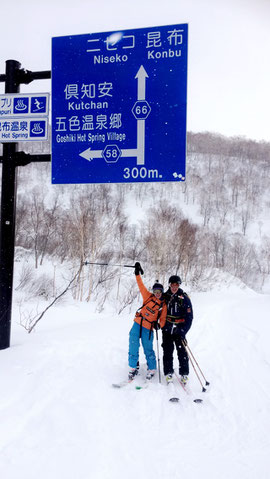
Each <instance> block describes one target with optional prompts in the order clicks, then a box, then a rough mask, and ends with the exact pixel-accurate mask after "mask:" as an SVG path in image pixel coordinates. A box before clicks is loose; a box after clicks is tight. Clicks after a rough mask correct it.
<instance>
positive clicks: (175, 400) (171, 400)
mask: <svg viewBox="0 0 270 479" xmlns="http://www.w3.org/2000/svg"><path fill="white" fill-rule="evenodd" d="M169 401H170V402H179V398H170V399H169Z"/></svg>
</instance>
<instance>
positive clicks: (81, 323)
mask: <svg viewBox="0 0 270 479" xmlns="http://www.w3.org/2000/svg"><path fill="white" fill-rule="evenodd" d="M192 301H193V305H194V311H195V320H194V324H193V327H192V329H191V331H190V333H189V337H188V340H189V345H190V348H191V350H192V351H193V353H194V355H195V356H196V358H197V360H198V361H199V363H200V365H201V367H202V369H203V371H204V373H205V375H206V376H207V379H208V380H209V381H210V382H211V386H210V388H209V391H208V392H207V393H204V394H203V393H201V387H200V384H199V382H198V380H197V378H196V376H195V374H194V372H193V371H191V374H190V386H191V389H192V391H193V393H194V395H195V396H196V397H203V398H204V403H203V404H195V403H193V402H192V400H190V398H188V396H185V395H184V393H183V392H182V391H181V390H180V389H179V393H180V394H181V403H180V404H172V403H169V402H168V395H167V390H166V386H165V385H164V383H163V384H161V385H160V384H159V383H158V381H157V380H156V382H154V383H153V384H151V386H150V387H149V388H148V389H145V390H140V391H138V390H135V387H134V385H130V386H128V387H126V388H125V389H121V390H117V389H113V388H112V387H111V384H112V383H113V382H116V381H119V380H121V379H123V378H124V377H125V375H126V372H127V345H128V332H129V329H130V327H131V325H132V314H131V315H129V314H126V315H124V314H123V315H121V316H117V315H115V313H114V314H113V313H112V312H111V311H109V310H107V311H106V313H103V314H97V313H95V312H94V309H93V306H92V305H89V304H86V303H82V304H80V303H73V302H72V300H71V299H69V300H68V301H67V302H66V303H65V304H63V305H61V306H58V307H55V308H54V309H50V311H49V312H48V313H47V315H46V316H45V317H44V318H43V319H42V321H41V322H40V323H39V325H38V326H37V328H36V330H35V331H34V332H32V333H31V334H30V335H29V334H27V333H26V331H25V330H24V329H23V328H22V327H21V326H19V324H18V323H19V319H20V318H19V311H18V310H16V309H15V311H14V315H13V317H14V319H13V332H12V346H11V348H9V349H7V350H3V351H0V360H1V361H0V364H1V370H0V383H1V396H0V424H1V436H0V453H1V461H0V477H1V478H5V479H26V478H27V479H36V478H39V479H48V478H50V479H59V478H60V477H61V478H65V479H88V478H90V477H91V478H93V479H124V478H129V479H137V478H138V477H140V478H141V479H146V478H147V479H148V478H155V479H171V478H172V477H174V478H185V479H195V478H196V479H197V478H198V477H200V478H201V479H204V478H216V477H219V478H220V479H225V478H226V479H228V478H230V479H239V478H241V479H255V478H258V477H259V478H260V479H266V478H268V477H269V471H268V469H269V450H270V449H269V447H270V439H269V435H268V431H269V426H270V408H269V395H270V374H269V369H270V352H269V347H268V336H269V334H268V332H269V325H268V320H269V313H268V311H269V309H270V296H269V295H259V294H257V293H254V292H252V291H251V290H248V289H240V288H238V287H237V286H234V287H233V286H232V287H231V288H226V289H224V290H223V291H220V290H219V291H217V290H216V291H215V290H214V291H212V292H209V293H196V294H193V295H192ZM160 342H161V341H160ZM160 342H159V345H160ZM160 356H161V357H162V351H161V348H160ZM140 360H141V363H142V370H143V372H145V360H144V357H143V355H141V358H140ZM176 364H177V363H176V361H175V365H176ZM143 372H142V375H143Z"/></svg>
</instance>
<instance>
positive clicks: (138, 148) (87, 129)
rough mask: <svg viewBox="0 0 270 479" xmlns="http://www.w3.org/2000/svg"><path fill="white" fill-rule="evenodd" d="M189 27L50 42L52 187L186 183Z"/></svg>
mask: <svg viewBox="0 0 270 479" xmlns="http://www.w3.org/2000/svg"><path fill="white" fill-rule="evenodd" d="M187 44H188V26H187V24H180V25H168V26H162V27H152V28H140V29H135V30H125V31H118V32H103V33H93V34H85V35H75V36H68V37H56V38H53V39H52V182H53V183H122V182H125V183H128V182H145V181H151V182H153V181H183V180H184V179H185V158H186V106H187Z"/></svg>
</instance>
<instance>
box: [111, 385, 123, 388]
mask: <svg viewBox="0 0 270 479" xmlns="http://www.w3.org/2000/svg"><path fill="white" fill-rule="evenodd" d="M112 387H113V388H118V389H120V388H121V384H112Z"/></svg>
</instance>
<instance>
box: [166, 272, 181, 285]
mask: <svg viewBox="0 0 270 479" xmlns="http://www.w3.org/2000/svg"><path fill="white" fill-rule="evenodd" d="M172 283H178V284H181V283H182V281H181V278H180V276H177V275H176V274H175V275H173V276H170V278H169V284H172Z"/></svg>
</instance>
